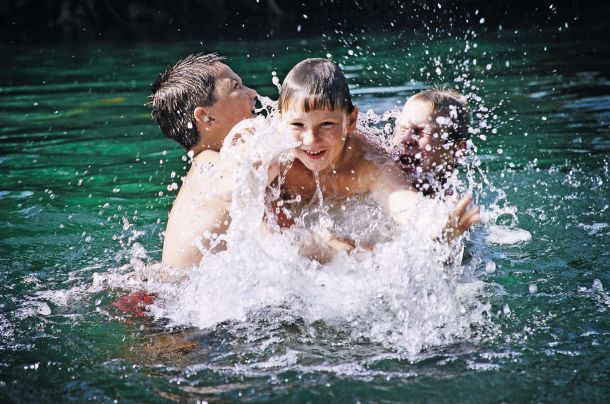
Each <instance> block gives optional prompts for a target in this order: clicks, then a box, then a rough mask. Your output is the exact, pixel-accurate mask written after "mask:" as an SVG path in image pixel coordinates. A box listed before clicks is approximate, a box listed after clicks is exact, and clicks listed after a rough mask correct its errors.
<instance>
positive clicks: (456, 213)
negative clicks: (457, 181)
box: [451, 194, 472, 218]
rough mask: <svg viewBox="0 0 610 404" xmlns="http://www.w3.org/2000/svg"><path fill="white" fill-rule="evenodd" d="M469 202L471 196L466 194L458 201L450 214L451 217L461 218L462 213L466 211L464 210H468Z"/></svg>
mask: <svg viewBox="0 0 610 404" xmlns="http://www.w3.org/2000/svg"><path fill="white" fill-rule="evenodd" d="M470 202H472V196H470V195H468V194H467V195H466V196H464V197H463V198H462V199H460V201H459V202H458V203H457V205H456V206H455V209H454V210H453V212H451V215H452V216H453V217H457V218H460V217H462V216H463V215H464V212H465V211H466V208H468V205H469V204H470Z"/></svg>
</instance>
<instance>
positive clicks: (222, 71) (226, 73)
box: [216, 63, 241, 87]
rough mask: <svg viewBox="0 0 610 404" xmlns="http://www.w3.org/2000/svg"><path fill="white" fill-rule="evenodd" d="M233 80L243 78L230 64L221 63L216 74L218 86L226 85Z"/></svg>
mask: <svg viewBox="0 0 610 404" xmlns="http://www.w3.org/2000/svg"><path fill="white" fill-rule="evenodd" d="M233 81H241V79H240V77H239V76H238V75H237V74H236V73H235V72H234V71H233V70H232V69H231V68H230V67H229V66H227V65H225V64H224V63H219V66H218V73H217V74H216V86H217V87H226V86H228V85H230V84H231V82H233Z"/></svg>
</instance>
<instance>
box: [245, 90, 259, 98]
mask: <svg viewBox="0 0 610 404" xmlns="http://www.w3.org/2000/svg"><path fill="white" fill-rule="evenodd" d="M246 91H247V92H248V96H249V97H250V98H252V99H255V98H256V97H258V93H257V92H256V90H255V89H253V88H250V87H246Z"/></svg>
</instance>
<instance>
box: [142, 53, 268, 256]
mask: <svg viewBox="0 0 610 404" xmlns="http://www.w3.org/2000/svg"><path fill="white" fill-rule="evenodd" d="M222 60H223V59H222V58H221V57H219V56H217V55H215V54H209V55H202V54H198V55H190V56H188V57H186V58H184V59H183V60H181V61H179V62H178V63H177V64H176V65H174V66H172V67H169V68H168V69H167V70H165V72H163V73H162V74H161V75H159V77H158V78H157V80H156V81H155V83H154V85H153V94H152V95H151V96H150V105H151V107H152V116H153V117H154V119H155V120H156V121H157V123H158V124H159V126H160V128H161V130H162V131H163V134H164V135H165V136H166V137H168V138H170V139H173V140H175V141H176V142H178V143H180V145H181V146H182V147H184V149H185V150H186V151H187V152H188V155H189V156H190V157H191V159H192V166H191V168H190V170H189V172H188V174H187V175H186V177H185V178H184V179H183V184H182V186H181V187H180V191H179V192H178V195H177V197H176V200H175V201H174V204H173V206H172V210H171V212H170V215H169V219H168V222H167V228H166V231H165V239H164V242H163V258H162V261H163V263H164V264H165V265H168V266H170V267H176V268H184V267H190V266H193V265H196V264H199V262H200V261H201V257H202V250H203V249H207V250H211V251H218V250H222V249H224V248H225V247H226V246H225V245H224V243H223V242H222V241H221V240H220V239H219V238H218V237H219V235H221V234H223V233H224V232H225V231H226V229H227V228H228V226H229V223H230V216H229V208H230V205H231V191H232V188H233V183H232V180H231V177H232V172H231V171H230V167H231V165H230V164H227V162H221V161H220V154H219V150H220V148H221V147H222V145H223V141H224V140H225V138H226V137H227V135H228V134H229V132H230V131H231V129H232V128H233V126H235V124H237V123H238V122H240V121H242V120H244V119H247V118H250V117H252V116H253V112H252V111H253V108H254V102H255V99H256V96H257V94H256V92H255V91H254V90H252V89H251V88H248V87H246V86H244V84H243V83H242V80H241V79H240V77H239V76H238V75H237V74H235V72H233V70H231V68H230V67H229V66H227V65H226V64H224V63H222ZM221 163H223V164H221Z"/></svg>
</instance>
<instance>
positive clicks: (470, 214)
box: [457, 206, 481, 234]
mask: <svg viewBox="0 0 610 404" xmlns="http://www.w3.org/2000/svg"><path fill="white" fill-rule="evenodd" d="M480 222H481V209H480V208H479V207H478V206H472V207H470V208H469V209H468V210H467V211H466V212H464V214H463V215H462V217H460V218H459V221H458V226H457V227H458V231H459V233H460V234H462V233H464V232H466V231H467V230H468V229H469V228H470V227H471V226H473V225H475V224H477V223H480Z"/></svg>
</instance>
